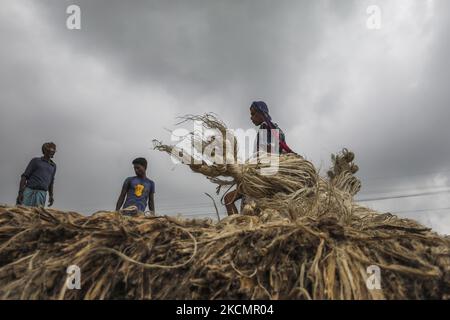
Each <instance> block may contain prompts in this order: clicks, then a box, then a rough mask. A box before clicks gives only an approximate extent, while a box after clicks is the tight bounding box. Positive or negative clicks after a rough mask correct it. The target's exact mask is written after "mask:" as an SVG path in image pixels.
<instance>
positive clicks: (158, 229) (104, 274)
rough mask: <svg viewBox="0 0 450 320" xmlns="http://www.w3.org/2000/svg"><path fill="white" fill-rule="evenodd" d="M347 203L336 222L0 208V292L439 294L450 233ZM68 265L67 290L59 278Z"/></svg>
mask: <svg viewBox="0 0 450 320" xmlns="http://www.w3.org/2000/svg"><path fill="white" fill-rule="evenodd" d="M354 212H355V215H354V216H353V219H352V220H351V221H347V222H346V223H342V222H339V221H338V220H337V219H335V218H333V217H332V216H331V217H330V216H321V217H314V216H304V217H299V216H297V217H296V219H295V220H290V219H288V218H285V217H283V216H281V215H280V214H279V213H278V212H277V211H275V210H270V209H267V210H264V211H263V212H262V213H261V214H260V215H259V216H246V215H234V216H231V217H227V218H225V219H223V220H222V221H221V222H219V223H213V222H212V221H211V220H185V219H181V218H174V217H166V216H164V217H122V216H120V215H119V214H118V213H116V212H98V213H95V214H93V215H92V216H83V215H80V214H77V213H73V212H60V211H57V210H49V209H42V208H26V207H16V208H10V207H0V299H448V298H449V297H450V267H449V266H450V250H449V248H450V239H448V238H445V237H442V236H439V235H437V234H436V233H433V232H431V231H430V230H429V229H427V228H425V227H423V226H421V225H419V224H417V223H416V222H414V221H411V220H406V219H399V218H397V217H395V216H392V215H390V214H378V213H376V212H373V211H370V210H368V209H366V208H363V207H358V206H355V208H354ZM69 266H77V267H79V271H80V273H79V275H80V288H79V289H73V288H72V289H73V290H72V289H70V287H69V286H68V282H69V284H70V283H71V282H70V281H71V280H72V278H70V277H71V275H68V274H67V268H68V267H69ZM374 266H375V268H379V270H380V273H379V277H378V278H376V281H373V279H372V278H373V277H374V275H372V274H371V273H370V272H368V270H369V271H370V270H373V268H374ZM370 268H372V269H370ZM68 280H69V281H68ZM72 284H73V283H72ZM378 285H379V286H378Z"/></svg>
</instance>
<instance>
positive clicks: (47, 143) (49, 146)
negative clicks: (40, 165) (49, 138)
mask: <svg viewBox="0 0 450 320" xmlns="http://www.w3.org/2000/svg"><path fill="white" fill-rule="evenodd" d="M47 148H56V144H54V143H53V142H46V143H44V144H43V145H42V153H45V149H47Z"/></svg>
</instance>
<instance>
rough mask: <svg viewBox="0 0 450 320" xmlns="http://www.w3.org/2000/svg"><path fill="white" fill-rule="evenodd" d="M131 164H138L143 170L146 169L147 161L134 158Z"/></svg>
mask: <svg viewBox="0 0 450 320" xmlns="http://www.w3.org/2000/svg"><path fill="white" fill-rule="evenodd" d="M133 164H140V165H141V166H143V167H144V168H145V169H147V160H145V158H136V159H134V160H133Z"/></svg>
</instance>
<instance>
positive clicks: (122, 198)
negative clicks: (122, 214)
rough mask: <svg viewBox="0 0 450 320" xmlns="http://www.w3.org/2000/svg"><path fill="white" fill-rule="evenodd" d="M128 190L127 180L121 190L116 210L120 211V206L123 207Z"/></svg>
mask: <svg viewBox="0 0 450 320" xmlns="http://www.w3.org/2000/svg"><path fill="white" fill-rule="evenodd" d="M127 191H128V182H127V181H125V183H124V184H123V186H122V191H121V192H120V196H119V199H117V204H116V211H119V210H120V208H122V205H123V203H124V201H125V196H126V195H127Z"/></svg>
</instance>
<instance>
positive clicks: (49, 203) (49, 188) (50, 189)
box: [48, 181, 55, 207]
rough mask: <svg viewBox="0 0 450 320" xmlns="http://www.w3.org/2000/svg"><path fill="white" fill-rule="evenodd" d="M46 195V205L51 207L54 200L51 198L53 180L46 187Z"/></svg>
mask: <svg viewBox="0 0 450 320" xmlns="http://www.w3.org/2000/svg"><path fill="white" fill-rule="evenodd" d="M48 196H49V197H48V206H49V207H51V206H52V205H53V202H54V201H55V199H54V198H53V181H52V183H50V186H49V187H48Z"/></svg>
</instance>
